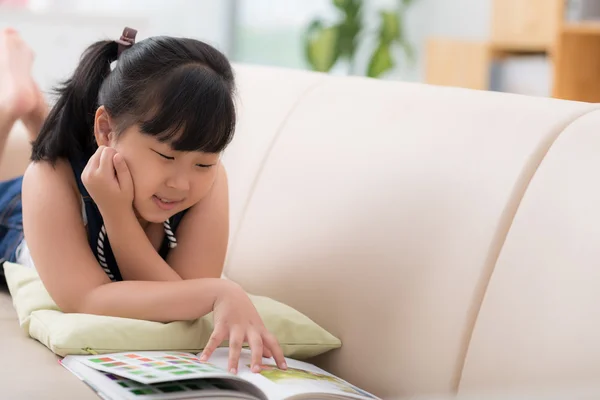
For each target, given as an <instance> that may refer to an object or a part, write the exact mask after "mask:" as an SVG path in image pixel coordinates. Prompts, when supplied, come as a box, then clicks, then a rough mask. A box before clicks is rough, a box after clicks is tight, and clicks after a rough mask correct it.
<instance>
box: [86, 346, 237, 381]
mask: <svg viewBox="0 0 600 400" xmlns="http://www.w3.org/2000/svg"><path fill="white" fill-rule="evenodd" d="M82 362H83V363H84V364H85V365H87V366H89V367H92V368H94V369H96V370H100V371H103V372H108V373H111V374H114V375H118V376H121V377H124V378H129V379H132V380H135V381H138V382H141V383H146V384H151V383H158V382H168V381H176V380H180V379H194V378H206V377H210V376H217V375H218V376H223V375H227V372H226V371H224V370H222V369H220V368H218V367H216V366H214V365H213V364H209V363H205V362H201V361H200V360H199V359H198V358H196V357H193V356H190V355H189V354H184V353H176V352H173V353H166V355H165V353H161V355H160V356H158V355H156V356H154V355H149V354H147V353H143V352H142V353H127V354H123V355H118V356H111V357H103V356H90V357H86V358H84V359H82Z"/></svg>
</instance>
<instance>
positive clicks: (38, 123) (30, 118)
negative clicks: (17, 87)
mask: <svg viewBox="0 0 600 400" xmlns="http://www.w3.org/2000/svg"><path fill="white" fill-rule="evenodd" d="M34 87H35V98H36V102H35V107H34V108H33V110H31V111H30V112H28V113H27V114H25V115H23V116H22V117H21V121H23V125H25V127H26V128H27V131H28V133H29V140H31V141H34V140H35V139H36V138H37V136H38V133H39V132H40V130H41V129H42V125H43V124H44V121H45V120H46V117H47V116H48V111H49V109H48V104H47V103H46V99H45V98H44V95H43V94H42V91H41V90H40V88H39V87H38V85H37V84H35V83H34Z"/></svg>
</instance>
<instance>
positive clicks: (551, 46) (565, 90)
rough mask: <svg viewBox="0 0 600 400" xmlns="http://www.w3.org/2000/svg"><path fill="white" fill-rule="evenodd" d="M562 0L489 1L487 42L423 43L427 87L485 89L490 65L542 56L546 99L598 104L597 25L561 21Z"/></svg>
mask: <svg viewBox="0 0 600 400" xmlns="http://www.w3.org/2000/svg"><path fill="white" fill-rule="evenodd" d="M566 1H568V0H494V2H493V7H492V11H493V13H492V28H491V32H490V39H489V40H488V41H485V42H483V43H481V42H472V41H471V42H469V41H466V40H464V39H453V38H431V39H429V41H428V44H427V48H426V55H425V58H426V70H425V79H426V81H427V83H431V84H437V85H445V86H458V87H464V88H470V89H482V90H487V89H489V83H490V73H491V66H492V63H493V62H494V61H496V60H500V59H502V58H504V57H518V56H519V55H523V54H531V53H535V54H542V55H544V54H545V55H546V56H547V57H548V60H549V61H550V62H551V65H552V83H551V85H552V88H551V90H550V91H551V92H552V97H556V98H560V99H566V100H576V101H586V102H593V103H600V21H598V22H566V21H565V9H566V5H567V4H566Z"/></svg>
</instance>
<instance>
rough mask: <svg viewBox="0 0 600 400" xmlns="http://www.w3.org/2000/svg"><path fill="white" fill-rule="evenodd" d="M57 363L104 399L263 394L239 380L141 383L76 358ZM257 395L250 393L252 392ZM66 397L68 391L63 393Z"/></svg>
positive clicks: (260, 399) (250, 399) (246, 399)
mask: <svg viewBox="0 0 600 400" xmlns="http://www.w3.org/2000/svg"><path fill="white" fill-rule="evenodd" d="M60 363H61V364H62V365H63V366H64V367H65V368H66V369H67V370H69V371H70V372H71V373H73V374H74V375H75V376H76V377H77V378H79V379H80V380H82V381H83V382H84V383H85V384H86V385H88V386H89V387H90V389H91V390H93V391H94V392H95V393H96V394H97V395H98V397H100V398H101V399H104V400H134V399H135V400H167V399H192V398H193V399H199V398H208V399H214V398H219V399H222V398H228V399H243V400H264V396H263V395H262V394H260V393H258V392H257V391H256V390H255V389H252V388H251V387H250V385H249V384H246V386H245V387H243V385H242V382H239V383H235V382H234V381H223V380H218V379H216V380H215V379H194V380H185V381H178V382H164V383H157V384H152V385H147V384H143V383H140V382H136V381H133V380H130V379H127V378H123V377H121V376H118V375H114V374H111V373H109V372H104V371H99V370H96V369H93V368H90V367H88V366H86V365H84V364H82V363H80V362H78V361H77V360H76V359H75V358H69V359H67V358H65V359H63V360H61V361H60ZM253 392H256V393H257V394H258V395H257V396H253V395H252V394H251V393H253ZM65 396H66V397H68V395H67V394H65Z"/></svg>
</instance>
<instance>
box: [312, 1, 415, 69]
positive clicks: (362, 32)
mask: <svg viewBox="0 0 600 400" xmlns="http://www.w3.org/2000/svg"><path fill="white" fill-rule="evenodd" d="M413 1H414V0H399V1H398V6H397V7H396V9H395V10H380V11H379V27H378V29H377V30H375V31H372V33H373V34H375V35H376V45H375V49H374V50H373V52H372V54H371V56H370V58H369V63H368V66H367V71H366V72H367V76H370V77H379V76H381V75H382V74H384V73H385V72H387V71H389V70H390V69H392V68H394V67H395V66H396V65H397V63H396V59H395V57H394V55H393V48H394V47H395V46H398V47H399V48H401V49H402V50H403V52H404V55H405V56H406V58H407V59H408V60H409V61H412V60H413V59H414V49H413V48H412V46H411V45H410V43H409V42H408V41H407V40H406V38H405V34H404V24H403V23H404V13H405V11H406V9H407V8H408V7H409V6H410V4H411V3H412V2H413ZM332 2H333V5H334V6H335V7H336V8H337V9H338V10H340V11H341V15H342V18H341V20H340V21H338V22H336V23H334V24H329V25H327V24H326V23H325V22H324V21H323V20H322V19H321V18H317V19H315V20H313V21H312V22H311V23H310V25H309V26H308V28H307V30H306V32H305V37H304V42H305V43H304V45H305V53H306V54H305V56H306V60H307V61H308V63H309V64H310V66H311V67H312V69H313V70H315V71H321V72H328V71H330V70H331V68H333V66H334V65H335V64H336V63H337V62H338V61H340V60H344V59H345V60H347V61H348V64H349V71H348V72H349V73H350V74H356V73H357V71H358V66H357V62H356V51H357V48H358V45H359V44H360V41H361V40H363V39H365V38H367V37H368V35H369V33H368V32H367V29H366V26H365V24H364V21H363V17H364V16H363V9H364V4H363V1H362V0H332Z"/></svg>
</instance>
